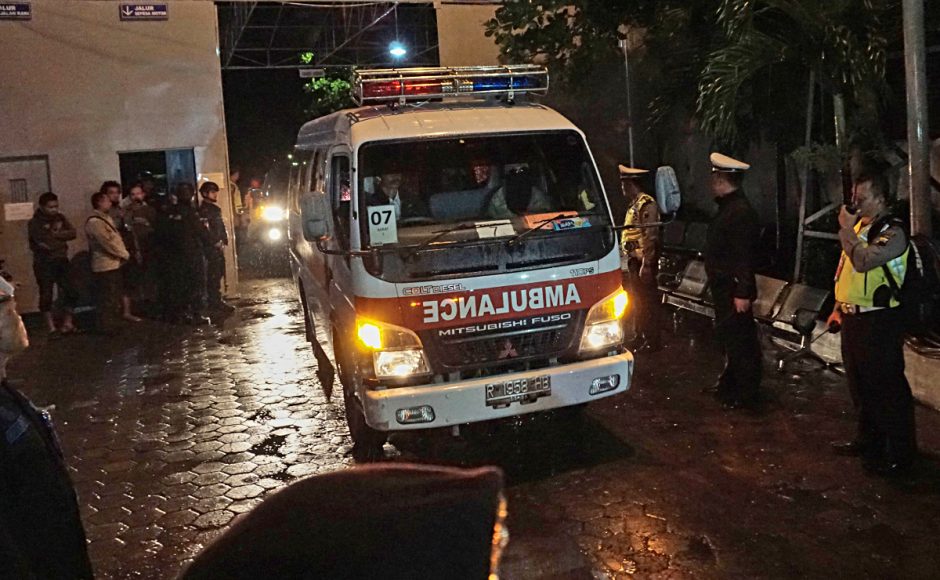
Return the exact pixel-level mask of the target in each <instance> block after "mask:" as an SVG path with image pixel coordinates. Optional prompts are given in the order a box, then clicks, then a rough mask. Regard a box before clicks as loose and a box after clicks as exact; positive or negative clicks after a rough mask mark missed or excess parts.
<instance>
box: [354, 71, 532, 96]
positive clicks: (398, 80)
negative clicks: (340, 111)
mask: <svg viewBox="0 0 940 580" xmlns="http://www.w3.org/2000/svg"><path fill="white" fill-rule="evenodd" d="M547 92H548V70H547V69H546V68H545V67H543V66H538V65H532V64H517V65H506V66H465V67H423V68H391V69H360V70H355V71H353V99H354V100H355V101H356V104H358V105H363V104H366V103H378V102H385V103H394V102H398V103H400V104H404V103H405V102H407V101H426V100H428V99H434V98H447V97H467V96H487V95H489V96H505V97H506V98H508V99H510V100H512V99H514V98H515V96H516V95H517V94H538V95H544V94H546V93H547Z"/></svg>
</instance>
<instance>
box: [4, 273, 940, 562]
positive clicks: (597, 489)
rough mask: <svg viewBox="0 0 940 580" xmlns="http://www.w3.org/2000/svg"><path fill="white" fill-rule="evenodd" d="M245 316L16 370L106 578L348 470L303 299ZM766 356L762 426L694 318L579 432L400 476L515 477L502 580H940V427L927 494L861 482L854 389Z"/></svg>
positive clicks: (560, 423) (251, 291)
mask: <svg viewBox="0 0 940 580" xmlns="http://www.w3.org/2000/svg"><path fill="white" fill-rule="evenodd" d="M234 303H235V304H237V305H238V307H239V308H238V311H237V313H236V314H235V315H234V316H232V317H231V318H229V319H228V320H227V321H225V324H224V326H221V327H218V326H215V327H202V328H196V329H192V328H187V327H173V326H169V325H164V324H160V323H156V322H149V321H148V322H144V323H141V324H139V325H135V326H134V327H133V329H131V330H130V331H128V332H125V333H124V335H123V336H121V337H119V338H115V339H107V340H104V339H101V338H98V337H93V336H90V335H82V336H76V337H69V338H64V339H60V340H56V341H52V342H46V341H45V340H44V338H43V337H42V336H37V337H35V338H34V346H33V347H32V348H31V349H30V350H29V351H27V353H25V354H24V355H22V356H20V357H19V358H18V359H17V360H15V361H14V362H13V363H12V364H11V365H10V374H11V377H13V378H14V379H19V381H18V386H19V387H20V388H21V389H23V390H24V391H25V392H26V393H27V394H28V395H29V396H30V397H32V398H33V400H34V401H35V402H36V403H37V404H40V405H55V407H56V408H55V412H54V416H55V419H56V422H57V425H58V428H59V431H60V436H61V439H62V441H63V446H64V448H65V451H66V454H67V458H68V462H69V464H70V467H71V470H72V476H73V479H74V481H75V484H76V487H77V490H78V494H79V500H80V503H81V504H82V515H83V519H84V522H85V526H86V530H87V532H88V536H89V541H90V542H91V544H90V551H91V556H92V560H93V563H94V565H95V568H96V571H97V573H98V576H99V577H101V578H128V577H130V578H172V577H174V576H175V575H176V574H177V573H178V571H179V570H180V568H181V566H182V565H184V564H185V563H186V562H187V561H188V560H189V559H191V558H192V557H193V555H194V554H196V553H197V552H198V551H199V550H200V549H201V548H202V547H203V546H204V545H205V544H206V543H207V542H210V541H211V540H212V539H213V538H214V537H216V536H217V535H218V534H219V533H221V532H222V531H223V530H224V529H225V527H226V526H227V525H228V524H229V523H230V522H231V521H232V520H233V519H234V518H235V517H237V515H238V514H241V513H244V512H246V511H248V510H250V509H251V508H252V507H253V506H255V505H257V503H258V502H260V501H261V500H262V498H263V497H264V496H265V494H266V493H269V492H270V491H272V490H275V489H278V488H279V487H282V486H284V485H287V484H289V483H290V482H291V481H293V480H296V479H297V478H300V477H304V476H308V475H311V474H316V473H323V472H326V471H331V470H335V469H343V468H346V467H348V466H350V465H353V464H354V461H353V459H352V458H351V455H350V449H351V442H350V440H349V437H348V435H347V433H346V426H345V420H344V417H343V407H342V395H341V393H337V394H336V395H335V396H334V397H333V399H332V401H328V400H327V398H326V397H325V396H324V394H323V391H322V389H321V387H320V384H319V382H318V380H317V379H316V375H315V370H316V362H315V359H314V357H313V355H312V353H311V350H310V347H309V345H308V344H307V343H306V342H305V340H304V331H303V320H302V316H301V312H300V307H299V304H298V302H297V300H296V295H295V293H294V291H293V289H292V287H291V283H290V281H289V280H287V279H283V278H281V279H260V280H248V281H245V282H244V283H243V285H242V288H241V299H240V300H236V301H234ZM765 354H766V356H767V357H768V364H767V366H766V371H765V372H766V377H767V380H766V385H767V388H768V392H769V393H770V395H771V399H772V400H771V402H770V404H769V407H768V410H767V411H766V412H763V413H753V412H741V411H724V410H722V409H721V408H720V407H719V406H718V405H717V404H716V403H715V402H714V401H713V400H712V399H711V398H710V396H708V395H707V394H704V393H702V392H701V389H702V387H703V386H706V385H708V384H709V383H711V382H713V380H714V379H713V378H714V377H715V376H717V373H718V370H719V367H720V357H718V356H717V355H716V353H715V351H714V346H713V345H712V343H711V341H710V338H709V332H708V326H707V324H706V323H705V321H704V320H701V319H697V318H694V317H693V318H690V319H688V320H687V321H686V322H685V323H683V324H682V325H680V326H679V327H678V329H677V330H676V332H675V333H673V334H670V335H669V340H668V344H667V347H666V349H665V350H663V351H662V352H659V353H656V354H640V355H639V356H638V357H637V372H636V375H635V382H634V386H633V388H632V389H631V390H630V391H629V392H628V393H626V394H623V395H619V396H617V397H613V398H610V399H605V400H603V401H599V402H597V403H594V404H592V406H591V407H589V409H588V411H587V413H586V415H585V416H583V417H581V418H577V417H571V416H568V415H566V414H557V415H547V414H546V415H540V416H534V417H528V418H524V419H521V420H513V421H505V422H500V423H495V424H494V423H488V424H479V425H475V426H471V427H470V428H465V429H463V431H462V433H461V436H460V437H459V438H454V437H453V436H452V435H451V434H450V433H449V432H446V433H445V432H433V433H431V434H430V435H428V436H424V437H419V436H415V435H409V436H404V437H396V438H394V439H393V441H392V444H389V445H387V446H386V455H387V460H389V461H419V462H434V463H444V464H449V465H482V464H496V465H499V466H501V467H502V468H503V469H504V470H505V471H506V474H507V478H508V483H509V490H508V499H509V512H510V516H509V529H510V536H511V540H510V544H509V547H508V549H507V551H506V552H505V555H504V560H503V567H502V573H503V574H502V576H503V577H504V578H507V579H523V578H559V579H561V578H573V579H577V578H585V579H588V578H627V577H636V578H791V577H797V576H799V577H810V578H822V577H826V578H829V577H832V576H837V577H873V578H928V577H936V576H937V574H938V570H940V553H938V552H937V550H936V542H937V539H938V538H940V518H938V516H940V469H938V467H937V459H936V457H935V456H934V455H933V454H932V453H931V451H932V450H936V449H940V416H938V414H937V413H936V412H934V411H930V410H928V409H924V408H919V409H918V410H917V413H918V415H917V420H918V428H919V434H920V441H921V447H922V449H923V450H924V451H925V452H926V457H925V459H924V461H923V462H922V465H920V466H919V470H918V475H917V477H915V478H914V479H912V480H905V481H898V482H891V481H884V480H881V479H877V478H872V477H869V476H866V475H865V474H864V473H863V472H862V470H861V468H860V467H859V465H858V464H857V462H856V461H855V460H853V459H851V458H844V457H836V456H833V455H832V454H831V453H830V451H829V442H830V441H832V440H836V439H845V438H848V437H850V436H851V435H852V432H853V421H852V416H851V414H850V412H849V409H850V402H849V400H848V396H847V393H846V389H845V387H844V384H843V381H842V379H841V378H840V377H838V376H837V375H834V374H832V373H830V372H828V371H815V370H814V367H812V366H810V365H809V363H807V366H805V367H800V366H799V365H797V366H795V367H794V369H795V370H796V371H798V372H789V373H787V374H778V373H776V372H774V371H772V370H770V369H771V368H772V363H771V361H770V357H771V356H772V355H773V354H774V353H773V352H772V351H771V350H770V349H768V351H767V352H766V353H765Z"/></svg>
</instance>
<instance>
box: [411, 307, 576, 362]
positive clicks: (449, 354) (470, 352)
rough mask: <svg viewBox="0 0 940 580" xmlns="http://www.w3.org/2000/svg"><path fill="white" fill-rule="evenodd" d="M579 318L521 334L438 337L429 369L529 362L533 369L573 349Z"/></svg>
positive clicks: (434, 344) (502, 333) (427, 343)
mask: <svg viewBox="0 0 940 580" xmlns="http://www.w3.org/2000/svg"><path fill="white" fill-rule="evenodd" d="M579 321H580V315H578V314H576V315H575V316H574V317H573V318H572V320H569V321H565V322H564V323H561V324H554V325H551V326H542V327H539V328H532V329H528V330H523V331H515V332H500V333H490V334H486V335H482V336H471V337H460V338H443V337H440V338H437V340H429V339H430V337H427V338H426V339H424V340H425V344H426V345H429V346H430V345H431V344H433V347H432V348H431V349H430V350H431V353H430V354H431V358H432V363H431V364H432V366H433V367H435V372H439V373H440V372H452V371H455V370H469V369H475V368H476V369H479V368H483V367H487V368H492V367H504V366H515V365H518V364H520V363H529V366H532V365H534V366H535V367H536V368H537V367H539V366H543V365H541V364H539V361H543V362H545V363H546V364H547V362H548V361H549V359H554V358H558V357H559V356H563V355H564V354H565V353H566V352H567V351H569V350H570V349H571V347H572V341H573V330H574V329H576V328H579V327H580V324H579Z"/></svg>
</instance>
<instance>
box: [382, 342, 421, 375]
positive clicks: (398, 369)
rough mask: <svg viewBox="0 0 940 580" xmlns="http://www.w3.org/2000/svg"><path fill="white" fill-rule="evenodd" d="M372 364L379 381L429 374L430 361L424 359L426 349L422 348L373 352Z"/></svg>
mask: <svg viewBox="0 0 940 580" xmlns="http://www.w3.org/2000/svg"><path fill="white" fill-rule="evenodd" d="M372 364H373V366H374V367H375V377H376V378H377V379H383V378H391V379H403V378H406V377H410V376H413V375H426V374H428V361H427V360H425V358H424V349H420V348H414V349H408V350H383V351H378V352H373V353H372Z"/></svg>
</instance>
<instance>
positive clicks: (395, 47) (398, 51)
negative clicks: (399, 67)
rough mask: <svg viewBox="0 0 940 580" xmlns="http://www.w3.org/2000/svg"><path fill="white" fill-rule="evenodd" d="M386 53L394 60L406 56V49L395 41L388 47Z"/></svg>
mask: <svg viewBox="0 0 940 580" xmlns="http://www.w3.org/2000/svg"><path fill="white" fill-rule="evenodd" d="M388 53H389V54H390V55H392V56H393V57H395V58H402V57H404V56H405V55H406V54H408V49H407V48H405V45H404V44H402V43H400V42H398V41H397V40H396V41H394V42H392V43H391V44H389V45H388Z"/></svg>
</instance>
